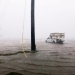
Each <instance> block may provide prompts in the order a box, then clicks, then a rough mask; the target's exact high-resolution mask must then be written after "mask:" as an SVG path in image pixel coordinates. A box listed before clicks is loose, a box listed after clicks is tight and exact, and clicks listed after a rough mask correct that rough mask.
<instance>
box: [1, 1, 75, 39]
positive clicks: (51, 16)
mask: <svg viewBox="0 0 75 75" xmlns="http://www.w3.org/2000/svg"><path fill="white" fill-rule="evenodd" d="M8 2H9V3H8ZM7 5H8V6H7ZM4 6H5V8H4ZM24 10H25V0H20V1H19V0H0V27H1V25H2V27H1V30H0V35H2V36H0V38H1V39H2V38H5V39H6V38H21V37H22V31H23V19H24ZM74 25H75V0H61V1H60V0H35V38H36V39H46V38H47V37H48V36H49V35H50V33H53V32H62V33H65V39H75V35H74V32H75V29H74V27H75V26H74ZM24 38H25V39H31V0H26V12H25V24H24Z"/></svg>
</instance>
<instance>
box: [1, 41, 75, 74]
mask: <svg viewBox="0 0 75 75" xmlns="http://www.w3.org/2000/svg"><path fill="white" fill-rule="evenodd" d="M24 48H25V51H26V55H27V58H25V56H24V54H23V53H22V48H21V40H0V74H1V75H5V74H7V73H9V72H12V71H15V72H20V73H22V74H23V75H75V41H74V40H67V41H65V42H64V44H54V43H46V42H45V40H36V50H37V52H35V53H32V52H30V49H31V44H30V40H25V47H24Z"/></svg>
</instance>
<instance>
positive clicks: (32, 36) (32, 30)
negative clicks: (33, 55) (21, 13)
mask: <svg viewBox="0 0 75 75" xmlns="http://www.w3.org/2000/svg"><path fill="white" fill-rule="evenodd" d="M34 2H35V0H31V51H36V45H35V23H34Z"/></svg>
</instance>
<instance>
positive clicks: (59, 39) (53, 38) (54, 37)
mask: <svg viewBox="0 0 75 75" xmlns="http://www.w3.org/2000/svg"><path fill="white" fill-rule="evenodd" d="M64 38H65V33H51V34H50V36H49V37H48V38H47V39H46V42H53V43H63V42H64V41H65V40H64Z"/></svg>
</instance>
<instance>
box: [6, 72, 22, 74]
mask: <svg viewBox="0 0 75 75" xmlns="http://www.w3.org/2000/svg"><path fill="white" fill-rule="evenodd" d="M6 75H23V74H21V73H17V72H10V73H8V74H6Z"/></svg>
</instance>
